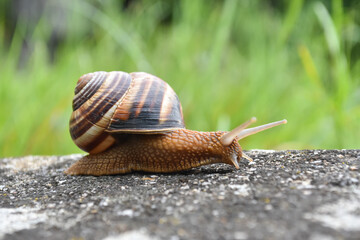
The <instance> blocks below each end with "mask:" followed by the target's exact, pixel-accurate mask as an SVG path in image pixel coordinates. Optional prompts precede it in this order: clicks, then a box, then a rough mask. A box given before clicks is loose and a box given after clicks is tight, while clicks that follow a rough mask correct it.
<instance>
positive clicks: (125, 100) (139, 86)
mask: <svg viewBox="0 0 360 240" xmlns="http://www.w3.org/2000/svg"><path fill="white" fill-rule="evenodd" d="M183 128H185V124H184V120H183V115H182V108H181V104H180V101H179V98H178V96H177V95H176V93H175V92H174V90H173V89H172V88H171V87H170V86H169V85H168V84H167V83H166V82H164V81H163V80H161V79H160V78H158V77H155V76H153V75H151V74H148V73H143V72H134V73H130V74H129V73H126V72H120V71H117V72H94V73H88V74H85V75H83V76H82V77H80V79H79V80H78V82H77V85H76V88H75V96H74V99H73V112H72V115H71V119H70V134H71V137H72V139H73V140H74V142H75V144H76V145H77V146H78V147H79V148H81V149H82V150H84V151H86V152H89V153H92V154H93V153H99V152H102V151H104V150H106V149H108V148H109V147H110V146H111V145H113V144H114V143H115V141H116V135H117V134H121V133H139V134H141V133H164V132H168V131H172V130H176V129H183Z"/></svg>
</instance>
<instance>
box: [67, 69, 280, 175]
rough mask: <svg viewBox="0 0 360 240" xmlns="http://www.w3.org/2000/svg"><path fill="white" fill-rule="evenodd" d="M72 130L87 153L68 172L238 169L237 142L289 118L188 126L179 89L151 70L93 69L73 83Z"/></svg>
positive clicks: (238, 146)
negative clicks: (227, 126)
mask: <svg viewBox="0 0 360 240" xmlns="http://www.w3.org/2000/svg"><path fill="white" fill-rule="evenodd" d="M73 109H74V111H73V113H72V116H71V119H70V134H71V136H72V138H73V140H74V142H75V143H76V145H78V146H79V147H80V148H81V149H83V150H85V151H87V152H89V154H88V155H86V156H84V157H83V158H81V159H80V160H79V161H77V162H76V163H74V164H73V165H72V166H70V168H69V169H68V170H66V172H65V173H67V174H70V175H96V176H99V175H111V174H123V173H128V172H132V171H146V172H176V171H183V170H187V169H191V168H194V167H198V166H201V165H207V164H212V163H226V164H230V165H234V166H235V167H236V168H239V165H238V161H240V159H241V158H242V157H245V158H248V159H249V160H251V159H250V158H249V157H248V156H246V155H245V154H244V153H243V152H242V149H241V146H240V144H239V143H238V141H239V140H240V139H241V138H244V137H246V136H248V135H251V134H254V133H256V132H259V131H262V130H265V129H267V128H270V127H273V126H277V125H279V124H283V123H286V120H282V121H278V122H274V123H270V124H266V125H262V126H259V127H255V128H250V129H246V127H247V126H249V125H250V124H251V123H253V122H254V121H255V118H252V119H251V120H249V121H247V122H245V123H244V124H242V125H240V126H239V127H237V128H235V129H234V130H233V131H230V132H221V131H217V132H199V131H193V130H188V129H186V128H185V124H184V120H183V116H182V107H181V104H180V101H179V99H178V97H177V95H176V93H175V92H174V91H173V90H172V88H171V87H170V86H169V85H168V84H167V83H166V82H164V81H163V80H161V79H160V78H157V77H155V76H153V75H151V74H148V73H130V74H128V73H125V72H110V73H106V72H95V73H90V74H86V75H84V76H82V77H81V78H80V79H79V81H78V83H77V86H76V88H75V97H74V100H73Z"/></svg>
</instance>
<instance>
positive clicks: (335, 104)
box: [0, 0, 360, 157]
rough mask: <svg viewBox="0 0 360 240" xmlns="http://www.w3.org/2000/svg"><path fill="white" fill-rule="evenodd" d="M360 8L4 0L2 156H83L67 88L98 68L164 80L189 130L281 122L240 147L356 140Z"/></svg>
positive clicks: (353, 144) (341, 144)
mask: <svg viewBox="0 0 360 240" xmlns="http://www.w3.org/2000/svg"><path fill="white" fill-rule="evenodd" d="M26 2H27V4H25V7H24V6H22V7H21V4H24V3H26ZM359 12H360V4H359V2H358V1H344V2H343V1H339V0H333V1H330V0H329V1H303V0H293V1H286V0H282V1H275V0H272V1H260V0H259V1H254V0H244V1H237V0H224V1H215V0H197V1H193V0H183V1H175V0H174V1H165V0H163V1H160V0H153V1H145V0H144V1H137V0H133V1H116V0H102V1H100V0H97V1H95V0H93V1H85V0H82V1H41V0H37V1H35V0H34V1H26V0H24V1H20V0H18V1H15V0H14V1H11V0H3V1H1V2H0V109H1V112H0V157H3V156H17V155H26V154H59V155H63V154H70V153H74V152H81V151H80V150H79V149H78V148H77V147H76V146H75V144H73V142H72V140H71V138H70V135H69V131H68V121H69V117H70V114H71V102H72V97H73V91H74V88H75V84H76V81H77V79H78V78H79V77H80V76H81V75H82V74H84V73H88V72H94V71H99V70H104V71H113V70H122V71H126V72H134V71H145V72H149V73H152V74H154V75H156V76H159V77H160V78H162V79H164V80H165V81H167V82H168V83H169V84H170V85H171V86H172V87H173V89H174V90H175V91H176V92H177V93H178V95H179V98H180V100H181V102H182V105H183V110H184V118H185V122H186V124H187V128H189V129H196V130H201V131H213V130H229V129H231V128H234V127H235V126H237V125H239V124H240V123H242V122H244V121H245V120H247V119H249V118H250V117H252V116H256V117H257V118H258V124H264V123H267V122H270V121H276V120H280V119H283V118H287V119H288V124H287V125H285V126H281V127H277V128H275V129H272V130H268V131H266V132H263V133H260V134H257V135H254V136H251V137H249V138H247V139H244V140H242V141H241V144H242V145H243V147H244V148H245V149H251V148H269V149H274V148H275V149H302V148H359V137H360V61H359V58H360V14H359Z"/></svg>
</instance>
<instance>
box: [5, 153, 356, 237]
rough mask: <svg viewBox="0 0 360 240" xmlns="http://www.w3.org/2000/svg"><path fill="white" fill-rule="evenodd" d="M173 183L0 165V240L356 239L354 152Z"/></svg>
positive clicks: (34, 163) (35, 160)
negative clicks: (65, 173)
mask: <svg viewBox="0 0 360 240" xmlns="http://www.w3.org/2000/svg"><path fill="white" fill-rule="evenodd" d="M247 153H248V155H250V156H251V157H252V158H253V159H254V160H255V161H254V162H253V163H249V162H247V161H242V162H241V164H240V166H241V169H240V170H236V169H235V168H233V167H231V166H228V165H223V164H218V165H210V166H205V167H201V168H197V169H194V170H191V171H186V172H181V173H177V174H147V173H135V174H127V175H117V176H105V177H92V176H80V177H73V176H66V175H64V174H63V171H64V170H65V169H66V168H67V167H68V166H69V165H70V164H71V163H73V162H74V161H75V160H76V159H78V158H79V157H81V155H70V156H60V157H56V156H52V157H38V156H28V157H23V158H5V159H0V239H106V240H110V239H112V240H113V239H173V240H176V239H314V240H315V239H320V240H321V239H323V240H327V239H360V188H359V180H360V170H359V169H360V150H314V151H278V152H275V151H260V150H253V151H248V152H247Z"/></svg>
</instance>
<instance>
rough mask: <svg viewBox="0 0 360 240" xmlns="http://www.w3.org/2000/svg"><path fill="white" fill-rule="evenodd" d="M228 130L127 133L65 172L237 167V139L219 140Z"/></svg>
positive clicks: (94, 172)
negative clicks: (212, 166) (111, 144)
mask: <svg viewBox="0 0 360 240" xmlns="http://www.w3.org/2000/svg"><path fill="white" fill-rule="evenodd" d="M224 134H225V132H197V131H192V130H187V129H180V130H176V131H172V132H168V133H164V134H141V135H140V134H128V135H123V136H122V137H121V138H118V139H117V143H115V145H114V146H112V147H111V148H109V149H108V150H106V151H104V152H102V153H98V154H89V155H87V156H84V157H83V158H82V159H80V160H79V161H78V162H76V163H74V164H73V165H72V166H71V167H70V168H69V169H68V170H67V171H66V172H65V173H66V174H69V175H95V176H100V175H112V174H123V173H128V172H132V171H145V172H154V173H159V172H177V171H182V170H187V169H191V168H194V167H198V166H201V165H207V164H212V163H226V164H230V165H234V166H235V167H238V166H237V162H238V161H239V160H240V159H241V157H242V151H241V147H240V145H239V143H238V142H237V139H235V140H234V141H233V142H232V143H231V144H230V145H229V146H223V145H222V144H221V143H220V137H221V136H222V135H224Z"/></svg>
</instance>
